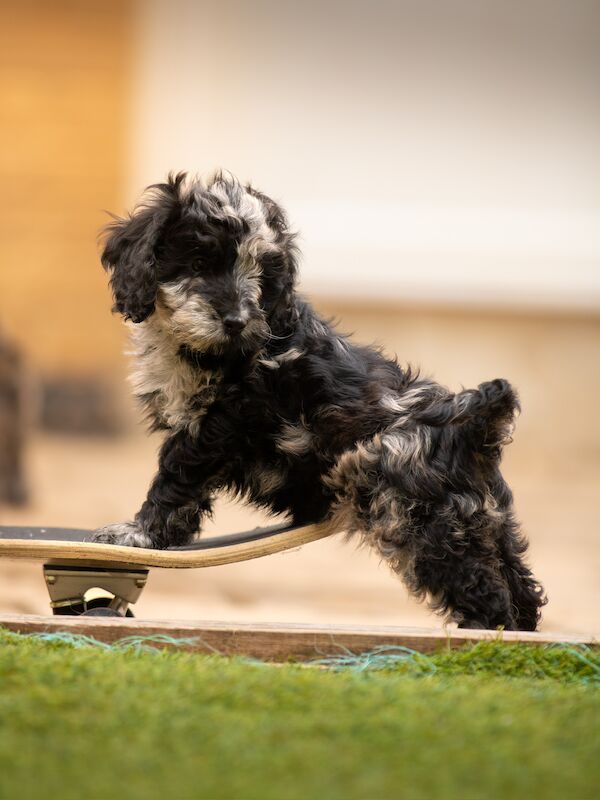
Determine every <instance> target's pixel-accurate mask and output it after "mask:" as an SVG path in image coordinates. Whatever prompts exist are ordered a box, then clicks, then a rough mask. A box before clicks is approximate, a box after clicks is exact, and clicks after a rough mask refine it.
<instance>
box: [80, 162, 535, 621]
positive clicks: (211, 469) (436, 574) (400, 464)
mask: <svg viewBox="0 0 600 800" xmlns="http://www.w3.org/2000/svg"><path fill="white" fill-rule="evenodd" d="M102 263H103V264H104V266H105V267H106V268H107V269H108V270H110V271H111V279H110V280H111V285H112V290H113V293H114V298H115V306H114V308H115V309H116V310H117V311H119V312H120V313H121V314H122V315H123V316H124V317H125V318H126V319H127V320H130V322H131V323H133V325H132V335H133V341H134V347H135V371H134V374H133V384H134V387H135V394H136V396H137V397H138V399H139V400H140V402H141V404H142V405H143V407H144V408H145V410H146V411H147V413H148V416H149V419H150V422H151V427H152V429H154V430H163V431H165V438H164V443H163V445H162V448H161V451H160V457H159V468H158V474H157V475H156V477H155V478H154V481H153V482H152V485H151V486H150V489H149V491H148V496H147V498H146V500H145V502H144V504H143V505H142V507H141V509H140V511H139V512H138V513H137V515H136V517H135V520H134V521H133V522H123V523H117V524H114V525H109V526H107V527H105V528H102V529H101V530H99V531H97V532H96V533H95V535H94V540H95V541H99V542H110V543H116V544H124V545H133V546H138V547H154V548H165V547H169V546H171V545H181V544H183V543H186V542H188V541H190V539H192V537H194V535H195V534H196V533H197V532H198V529H199V526H200V523H201V520H202V517H203V516H204V515H205V514H209V513H210V511H211V504H212V502H213V497H214V495H215V493H216V492H218V491H219V490H223V489H227V490H230V491H234V492H237V493H238V494H239V495H240V496H242V497H245V498H247V499H248V500H250V501H251V502H252V503H254V504H256V505H258V506H261V507H264V508H266V509H268V510H269V511H271V512H274V513H279V514H281V513H283V514H287V515H289V517H290V518H291V519H292V520H293V521H294V522H295V523H297V524H304V523H309V522H316V521H328V522H330V523H331V525H332V527H335V528H337V529H340V530H345V531H347V532H349V533H359V534H360V535H361V536H362V537H363V538H364V539H365V540H366V541H367V542H369V543H370V544H371V545H372V546H373V547H375V548H376V550H377V551H378V552H379V553H380V554H381V555H382V556H383V557H384V558H385V559H386V560H387V561H388V562H389V564H390V566H391V567H392V569H393V570H394V571H395V572H397V573H398V574H399V575H400V576H402V578H403V579H404V581H405V583H406V585H407V586H408V587H409V589H410V590H411V591H412V592H413V593H414V594H415V595H416V596H417V597H419V598H424V597H426V598H427V599H428V600H429V602H430V604H431V606H432V607H433V608H434V609H436V610H438V611H441V612H443V613H444V614H446V615H447V616H448V617H449V618H450V619H451V620H454V621H455V622H457V623H458V624H460V625H462V626H465V627H481V628H495V627H497V626H504V628H506V629H522V630H534V629H535V627H536V625H537V622H538V619H539V609H540V607H541V605H543V603H544V597H543V592H542V588H541V586H540V585H539V584H538V583H537V582H536V581H535V580H534V578H533V577H532V574H531V572H530V570H529V568H528V567H527V566H526V564H525V563H524V561H523V554H524V552H525V550H526V548H527V544H526V542H525V540H524V539H523V537H522V536H521V534H520V533H519V528H518V525H517V523H516V521H515V518H514V516H513V510H512V496H511V492H510V490H509V488H508V486H507V485H506V483H505V482H504V480H503V478H502V476H501V474H500V471H499V461H500V455H501V449H502V445H503V444H504V443H505V442H506V441H507V440H508V437H509V435H510V431H511V428H512V424H513V417H514V413H515V410H516V409H517V407H518V400H517V397H516V395H515V392H514V391H513V389H512V388H511V386H510V385H509V384H508V383H507V382H506V381H504V380H495V381H492V382H490V383H482V384H481V385H480V386H479V387H478V388H477V389H472V390H466V391H462V392H459V393H458V394H453V393H450V392H449V391H448V390H447V389H445V388H444V387H442V386H440V385H438V384H437V383H435V382H433V381H431V380H425V379H422V378H420V377H419V376H418V375H416V374H415V373H413V372H411V371H410V370H403V369H401V368H400V367H399V366H398V364H397V363H396V361H391V360H389V359H386V358H385V357H384V356H383V355H382V354H381V353H380V352H378V351H377V350H374V349H372V348H368V347H362V346H358V345H356V344H353V343H351V342H350V341H348V339H347V338H346V337H345V336H343V335H340V334H339V333H337V332H336V331H335V330H334V329H333V328H332V327H331V326H330V325H329V324H328V323H327V322H326V321H324V320H323V319H321V318H320V317H319V316H318V315H317V314H316V313H315V311H314V310H313V309H312V308H311V306H310V305H309V304H308V303H307V302H305V301H304V300H303V299H301V298H300V297H299V296H298V295H297V294H296V292H295V288H294V283H295V277H296V248H295V246H294V235H293V234H292V233H291V232H290V230H289V229H288V224H287V221H286V217H285V214H284V212H283V210H282V209H281V208H280V206H278V205H277V204H276V203H275V202H274V201H273V200H271V199H270V198H268V197H267V196H266V195H264V194H262V193H260V192H258V191H256V190H255V189H253V188H252V187H250V186H243V185H242V184H240V183H239V182H238V181H237V180H235V179H234V178H233V177H231V176H229V175H224V174H221V173H219V174H217V175H216V176H215V177H213V178H212V179H211V180H210V181H209V182H208V183H207V184H203V183H202V182H200V181H199V180H197V179H190V180H188V179H187V178H186V176H185V175H184V174H180V175H176V176H171V177H169V179H168V181H167V182H166V183H163V184H157V185H154V186H151V187H149V189H148V191H147V194H146V195H145V198H144V200H143V201H142V203H141V205H140V206H139V207H138V208H137V209H136V210H135V211H134V212H133V214H131V216H129V217H127V218H125V219H118V220H116V221H115V222H114V223H112V224H111V225H110V226H109V228H108V232H107V239H106V243H105V248H104V252H103V255H102Z"/></svg>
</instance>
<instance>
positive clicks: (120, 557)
mask: <svg viewBox="0 0 600 800" xmlns="http://www.w3.org/2000/svg"><path fill="white" fill-rule="evenodd" d="M91 533H92V532H91V531H89V530H83V529H79V528H35V527H3V526H0V558H9V559H19V560H25V561H38V562H41V563H42V564H43V574H44V580H45V583H46V586H47V588H48V593H49V595H50V606H51V608H52V612H53V613H54V614H65V615H84V616H117V617H125V616H130V617H132V616H133V612H132V610H131V608H130V606H131V605H133V604H134V603H135V602H136V601H137V600H138V598H139V596H140V595H141V593H142V590H143V589H144V587H145V586H146V582H147V580H148V573H149V571H150V569H151V568H154V567H157V568H162V569H164V568H176V569H194V568H200V567H215V566H219V565H221V564H231V563H233V562H236V561H247V560H249V559H252V558H260V557H262V556H267V555H272V554H273V553H279V552H282V551H283V550H290V549H293V548H298V547H300V546H301V545H303V544H307V543H308V542H314V541H316V540H317V539H322V538H324V537H325V536H329V535H331V534H332V533H335V531H334V530H333V529H332V528H331V526H328V525H326V524H324V523H321V524H315V525H304V526H301V527H298V526H296V527H295V526H292V525H273V526H270V527H268V528H255V529H254V530H252V531H246V532H244V533H234V534H229V535H226V536H213V537H210V538H207V539H198V540H197V541H194V542H192V543H190V544H187V545H184V546H182V547H170V548H168V549H166V550H150V549H147V548H142V547H123V546H121V545H113V544H102V543H95V542H89V541H86V539H87V538H88V537H89V536H90V535H91Z"/></svg>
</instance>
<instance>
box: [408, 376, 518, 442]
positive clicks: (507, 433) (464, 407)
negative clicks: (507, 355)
mask: <svg viewBox="0 0 600 800" xmlns="http://www.w3.org/2000/svg"><path fill="white" fill-rule="evenodd" d="M520 408H521V407H520V405H519V398H518V396H517V393H516V391H515V390H514V389H513V387H512V386H511V385H510V383H509V382H508V381H506V380H504V379H503V378H497V379H496V380H494V381H487V382H486V383H480V384H479V386H478V387H477V389H465V390H464V391H462V392H458V393H457V394H455V395H450V396H449V397H447V398H444V399H443V400H441V401H440V402H439V403H434V404H433V405H431V406H429V408H426V409H424V410H423V411H422V412H420V413H419V421H420V422H423V423H425V424H426V425H431V426H432V427H441V426H443V425H460V426H463V425H464V426H466V427H468V428H470V429H471V430H472V431H473V433H479V434H481V435H482V437H483V439H484V442H485V444H486V445H487V446H489V447H494V446H497V447H499V446H501V445H503V444H506V443H507V442H510V441H511V438H510V437H511V433H512V427H513V423H514V418H515V413H516V412H518V411H520Z"/></svg>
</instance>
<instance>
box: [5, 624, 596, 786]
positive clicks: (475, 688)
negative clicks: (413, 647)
mask: <svg viewBox="0 0 600 800" xmlns="http://www.w3.org/2000/svg"><path fill="white" fill-rule="evenodd" d="M380 655H384V656H385V658H383V659H380V660H379V661H377V660H376V659H375V661H373V660H371V664H372V665H374V666H375V667H379V668H380V669H376V670H372V669H367V670H362V671H361V668H363V667H365V666H367V664H366V661H365V660H364V659H363V660H359V661H356V660H353V661H352V662H351V663H350V668H346V669H339V668H338V670H337V671H336V670H335V669H323V668H320V669H319V668H317V667H313V668H306V667H302V666H297V665H286V666H283V667H273V666H265V665H260V664H253V663H248V662H244V661H243V660H240V659H225V658H221V657H218V656H210V657H205V656H198V655H192V654H186V653H182V652H173V651H168V652H167V651H160V652H145V651H139V650H136V649H135V648H129V649H124V650H122V651H114V650H105V649H102V648H98V647H96V648H94V647H81V648H74V647H72V646H69V645H68V644H65V643H48V642H42V641H39V640H36V639H33V638H24V637H19V636H16V635H14V634H8V633H1V632H0V797H1V798H3V800H4V799H6V800H13V798H15V800H16V798H52V797H61V798H66V799H67V800H69V799H70V798H77V799H78V800H79V798H82V799H85V800H94V799H95V798H98V799H99V800H100V799H101V800H109V798H123V800H130V799H131V800H137V798H144V799H147V798H155V797H156V798H164V800H185V799H186V798H209V799H210V800H212V799H213V798H214V800H218V799H219V798H227V799H228V800H229V799H231V800H233V799H235V800H246V799H247V800H251V799H253V798H256V799H257V800H259V799H260V800H271V799H272V800H292V799H295V798H298V800H300V798H302V800H312V798H315V800H316V799H317V798H318V799H319V800H337V799H338V798H339V800H353V799H354V798H357V799H360V800H379V799H380V798H381V799H382V800H383V798H394V800H396V798H424V799H425V798H426V799H427V800H430V799H431V800H434V799H435V800H437V799H438V798H440V800H446V799H447V798H457V800H458V799H460V800H467V799H469V798H486V800H487V798H492V800H496V798H510V800H519V799H520V798H528V800H533V799H534V798H543V799H544V800H546V798H550V799H551V798H561V800H563V798H567V799H568V800H584V799H586V798H592V797H596V796H597V791H598V786H599V785H600V738H599V737H600V733H599V727H600V691H599V690H598V676H599V674H600V656H599V655H598V654H597V653H593V652H591V651H584V650H575V649H572V648H566V647H561V648H549V649H542V648H528V647H522V646H506V645H502V644H500V643H485V644H480V645H476V646H475V647H472V648H468V649H467V650H464V651H460V652H450V653H441V654H439V655H437V656H434V657H431V658H425V657H419V656H410V657H408V658H406V657H405V658H404V659H402V653H400V654H399V655H400V656H401V657H400V659H395V663H394V661H393V660H392V659H390V657H389V656H390V653H389V652H387V653H382V654H380ZM392 655H393V654H392ZM338 667H339V665H338Z"/></svg>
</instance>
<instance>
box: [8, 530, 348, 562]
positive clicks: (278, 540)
mask: <svg viewBox="0 0 600 800" xmlns="http://www.w3.org/2000/svg"><path fill="white" fill-rule="evenodd" d="M335 532H336V531H335V530H334V529H333V528H332V527H331V526H330V525H327V524H325V523H323V524H319V525H304V526H302V527H300V528H291V529H290V530H287V531H281V532H278V533H274V534H273V535H272V536H267V537H264V538H262V539H256V540H254V541H247V542H241V543H238V544H231V545H224V546H222V547H214V548H212V549H208V550H179V551H175V550H150V549H147V548H144V547H122V546H119V545H113V544H98V543H94V542H73V541H68V542H65V541H58V540H56V541H52V540H48V541H42V540H39V539H0V557H1V558H11V559H21V560H26V561H44V562H46V563H52V562H54V563H58V562H59V563H61V564H67V563H68V564H80V565H88V566H107V565H119V567H133V566H141V567H175V568H177V569H188V568H199V567H216V566H220V565H222V564H231V563H233V562H235V561H247V560H249V559H252V558H260V557H261V556H269V555H273V554H274V553H280V552H281V551H283V550H290V549H293V548H296V547H301V546H302V545H304V544H308V543H309V542H314V541H316V540H317V539H323V538H324V537H325V536H331V534H333V533H335Z"/></svg>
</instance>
